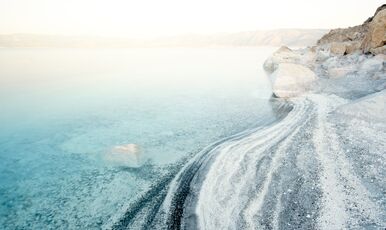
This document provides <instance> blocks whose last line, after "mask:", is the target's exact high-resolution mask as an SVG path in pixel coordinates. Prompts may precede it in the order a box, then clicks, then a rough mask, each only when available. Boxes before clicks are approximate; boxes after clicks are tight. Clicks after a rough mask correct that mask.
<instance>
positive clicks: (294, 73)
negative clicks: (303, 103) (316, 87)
mask: <svg viewBox="0 0 386 230" xmlns="http://www.w3.org/2000/svg"><path fill="white" fill-rule="evenodd" d="M270 78H271V82H272V91H273V93H274V94H275V96H277V97H281V98H289V97H296V96H299V95H301V94H302V93H304V92H306V91H308V90H309V88H310V86H311V84H312V82H314V81H315V80H316V79H317V77H316V75H315V73H314V72H313V71H311V70H310V69H309V68H307V67H305V66H302V65H298V64H292V63H281V64H279V65H278V68H277V69H276V70H275V72H273V73H272V75H271V76H270Z"/></svg>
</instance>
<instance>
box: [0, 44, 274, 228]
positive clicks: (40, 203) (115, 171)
mask: <svg viewBox="0 0 386 230" xmlns="http://www.w3.org/2000/svg"><path fill="white" fill-rule="evenodd" d="M272 50H273V49H271V48H229V49H228V48H212V49H183V48H175V49H124V50H118V49H116V50H114V49H111V50H103V49H89V50H86V49H85V50H82V49H73V50H72V49H1V50H0V108H1V113H0V127H2V128H1V129H0V175H1V177H0V204H1V206H0V224H1V226H6V227H8V228H10V229H14V228H17V227H19V228H22V227H33V228H46V227H47V226H51V227H55V226H56V227H57V226H60V227H61V228H81V227H83V228H84V227H89V228H92V227H98V226H102V225H104V224H108V222H111V221H113V220H114V219H116V218H119V215H120V214H121V212H122V211H123V210H124V208H125V207H126V205H127V204H128V203H129V202H131V201H132V200H135V199H136V198H137V197H139V196H140V195H141V194H142V193H143V192H145V191H146V190H147V189H148V188H149V186H151V184H152V183H154V181H156V180H158V179H160V178H161V177H162V176H163V175H165V174H167V173H168V169H169V167H170V166H171V165H173V164H175V163H176V162H179V161H180V160H181V159H183V158H184V157H187V156H190V155H192V154H194V153H196V152H198V151H199V150H200V149H202V148H204V147H205V146H207V145H209V144H210V143H212V142H214V141H216V140H218V139H220V138H224V137H227V136H229V135H231V134H234V133H237V132H240V131H242V130H245V129H247V128H250V127H252V126H253V125H254V124H256V123H258V121H261V120H262V119H266V118H267V117H271V116H273V112H272V110H271V107H270V104H269V101H268V98H269V97H270V95H271V92H270V89H269V84H268V81H267V79H265V76H264V73H263V71H262V70H261V69H260V66H261V64H262V62H263V61H264V59H265V57H266V56H267V55H268V54H269V53H271V52H272ZM137 148H138V149H137ZM139 153H140V154H139ZM106 156H108V157H106ZM109 157H110V158H109ZM133 161H137V162H135V163H136V165H133ZM122 166H124V167H122ZM132 166H135V168H132ZM138 166H141V167H139V168H138Z"/></svg>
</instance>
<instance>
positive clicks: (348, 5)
mask: <svg viewBox="0 0 386 230" xmlns="http://www.w3.org/2000/svg"><path fill="white" fill-rule="evenodd" d="M382 3H384V1H383V0H265V1H259V0H190V1H187V0H137V1H133V0H0V34H8V33H43V34H63V35H100V36H122V37H142V36H163V35H174V34H184V33H216V32H237V31H249V30H258V29H262V30H264V29H278V28H327V29H329V28H337V27H347V26H353V25H357V24H361V23H362V22H363V21H364V20H365V19H367V18H368V17H369V16H371V15H373V13H374V12H375V10H376V8H377V7H378V6H380V5H381V4H382Z"/></svg>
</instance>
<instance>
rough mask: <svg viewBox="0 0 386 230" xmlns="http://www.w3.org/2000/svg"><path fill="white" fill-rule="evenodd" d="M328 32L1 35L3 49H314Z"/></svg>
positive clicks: (281, 30)
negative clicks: (135, 36) (133, 36)
mask: <svg viewBox="0 0 386 230" xmlns="http://www.w3.org/2000/svg"><path fill="white" fill-rule="evenodd" d="M327 32H328V30H322V29H280V30H264V31H263V30H261V31H248V32H238V33H217V34H207V35H200V34H186V35H178V36H169V37H160V38H155V39H142V40H140V39H130V38H106V37H79V36H78V37H76V36H61V35H39V34H9V35H0V47H90V48H92V47H111V48H119V47H122V48H123V47H178V46H185V47H212V46H236V47H238V46H281V45H286V46H311V45H314V44H316V41H317V40H318V39H320V38H321V37H322V36H323V35H324V34H325V33H327Z"/></svg>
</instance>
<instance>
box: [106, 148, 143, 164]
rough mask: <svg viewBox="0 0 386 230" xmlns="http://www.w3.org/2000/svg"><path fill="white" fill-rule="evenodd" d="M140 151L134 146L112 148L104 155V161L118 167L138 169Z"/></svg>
mask: <svg viewBox="0 0 386 230" xmlns="http://www.w3.org/2000/svg"><path fill="white" fill-rule="evenodd" d="M140 156H141V151H140V148H139V146H138V145H136V144H127V145H119V146H114V147H113V148H111V150H110V151H108V152H107V153H106V154H105V159H106V160H107V161H109V162H110V163H113V164H115V165H119V166H127V167H139V166H140Z"/></svg>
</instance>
